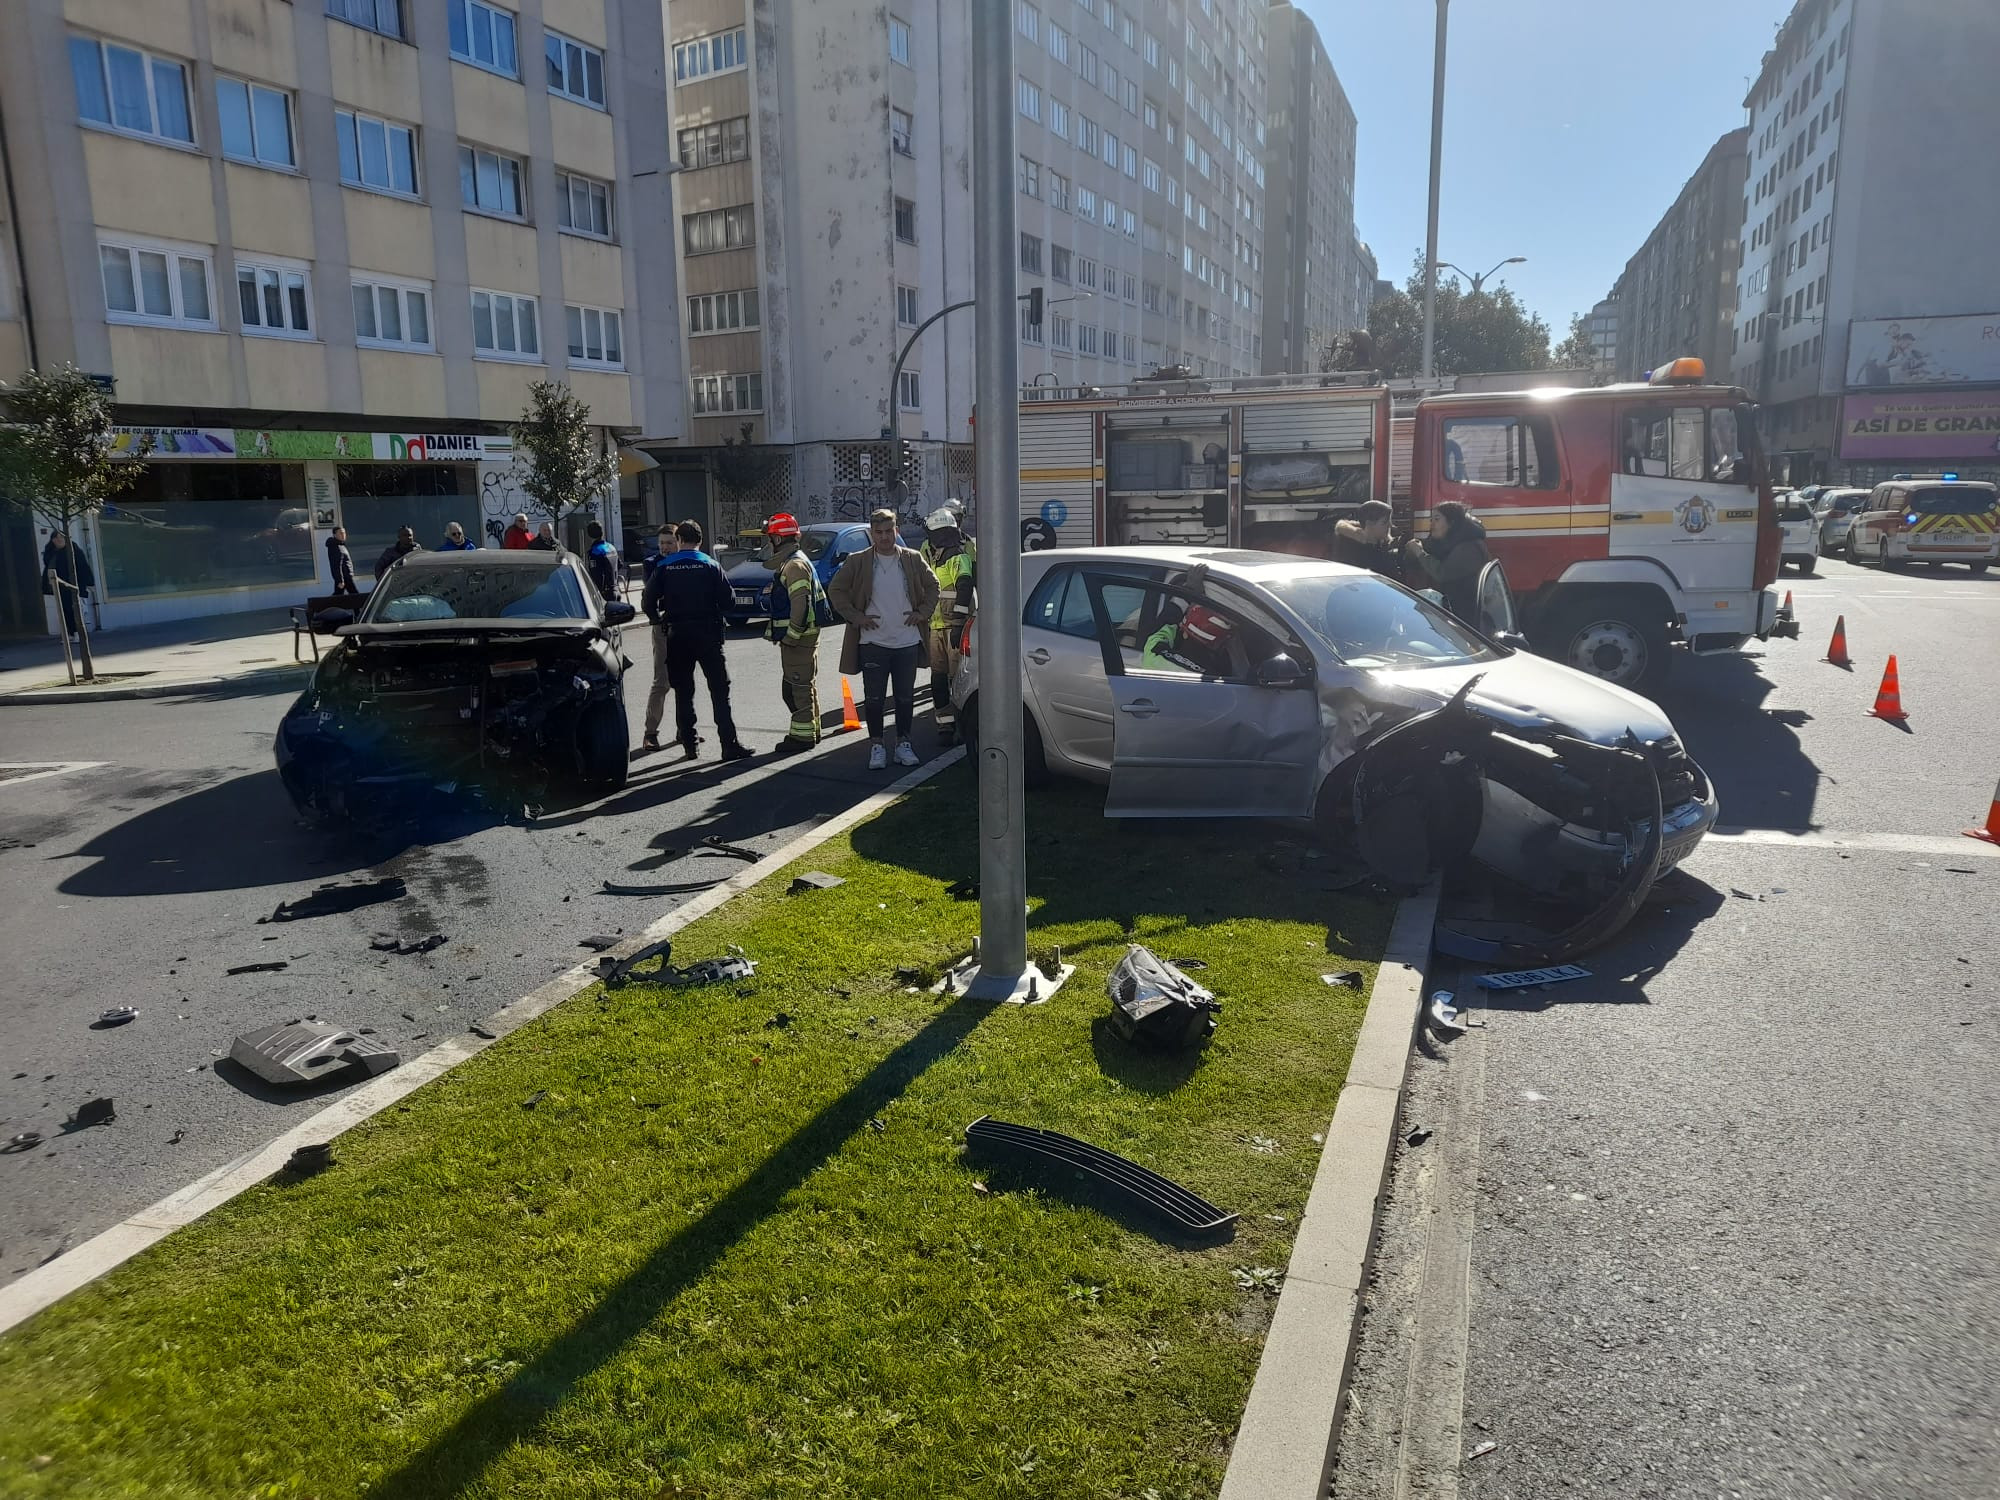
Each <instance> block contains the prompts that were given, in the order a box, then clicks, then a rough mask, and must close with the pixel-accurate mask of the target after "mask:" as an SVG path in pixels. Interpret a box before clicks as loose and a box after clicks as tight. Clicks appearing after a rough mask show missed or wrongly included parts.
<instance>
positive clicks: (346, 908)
mask: <svg viewBox="0 0 2000 1500" xmlns="http://www.w3.org/2000/svg"><path fill="white" fill-rule="evenodd" d="M408 894H409V887H408V886H407V885H405V884H404V882H403V880H402V877H400V876H397V875H389V876H385V877H383V878H382V879H380V880H361V881H356V882H354V883H353V884H351V885H340V884H331V885H323V886H319V887H318V888H316V889H315V890H314V891H313V893H312V894H311V895H310V896H301V897H300V898H299V899H298V900H296V901H280V902H279V903H278V909H277V910H276V911H274V912H272V913H271V915H270V916H268V917H260V918H258V921H259V922H303V921H305V920H306V919H307V918H309V917H331V916H338V915H339V914H340V913H342V912H350V911H359V910H360V909H361V908H362V907H364V906H374V905H376V904H377V903H378V902H382V901H400V900H402V899H403V897H405V896H407V895H408Z"/></svg>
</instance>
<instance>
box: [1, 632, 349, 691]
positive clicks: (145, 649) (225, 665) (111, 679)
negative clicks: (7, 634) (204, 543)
mask: <svg viewBox="0 0 2000 1500" xmlns="http://www.w3.org/2000/svg"><path fill="white" fill-rule="evenodd" d="M320 649H321V650H324V649H325V647H324V646H322V647H321V648H320ZM90 650H91V656H92V657H93V659H94V662H95V665H96V668H97V680H96V681H94V682H87V683H86V682H78V683H77V684H76V685H75V686H74V687H72V686H71V685H70V681H69V674H68V673H66V672H65V671H64V670H63V648H62V642H61V640H59V639H58V638H57V637H55V636H47V637H44V638H42V639H39V640H29V641H13V642H8V643H6V644H4V645H0V705H4V704H24V703H99V702H103V701H105V700H107V699H113V698H161V697H167V696H170V695H172V694H175V693H192V692H199V691H202V690H204V689H211V688H222V687H229V688H243V689H246V690H251V691H256V690H266V691H268V690H275V689H280V688H286V687H293V686H297V685H300V684H302V683H304V682H305V680H306V678H307V677H308V676H310V675H311V673H312V667H313V662H312V652H311V650H310V649H309V648H308V647H307V645H306V644H305V642H303V641H301V642H300V644H299V652H300V653H301V654H302V655H304V657H305V660H304V661H303V662H298V661H294V659H293V653H292V627H291V619H290V616H289V614H288V612H287V611H285V610H284V609H260V610H250V611H246V612H244V613H242V614H234V615H210V616H208V617H206V618H204V619H199V620H174V621H169V622H168V623H166V624H161V625H137V626H127V627H125V628H124V629H121V630H103V631H92V632H91V636H90Z"/></svg>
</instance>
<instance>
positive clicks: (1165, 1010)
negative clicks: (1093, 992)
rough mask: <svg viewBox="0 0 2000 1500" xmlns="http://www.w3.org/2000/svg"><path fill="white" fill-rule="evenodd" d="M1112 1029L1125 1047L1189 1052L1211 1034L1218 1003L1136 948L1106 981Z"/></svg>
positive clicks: (1182, 976) (1128, 953) (1145, 951)
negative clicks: (1137, 1044)
mask: <svg viewBox="0 0 2000 1500" xmlns="http://www.w3.org/2000/svg"><path fill="white" fill-rule="evenodd" d="M1105 988H1106V989H1108V990H1109V991H1110V992H1111V1028H1112V1030H1114V1031H1116V1032H1117V1033H1118V1035H1119V1036H1120V1037H1122V1038H1124V1040H1126V1041H1128V1042H1144V1043H1147V1044H1149V1045H1151V1046H1155V1047H1192V1046H1194V1045H1196V1044H1197V1043H1200V1042H1205V1041H1207V1040H1208V1038H1209V1037H1211V1036H1213V1035H1214V1034H1215V1016H1216V1013H1217V1012H1218V1011H1220V1010H1221V1009H1222V1002H1221V1001H1220V1000H1217V999H1216V998H1215V996H1214V995H1212V994H1210V993H1209V992H1208V991H1207V990H1205V989H1203V988H1202V987H1201V986H1200V985H1198V984H1196V983H1195V982H1194V981H1193V980H1192V979H1190V978H1188V977H1187V975H1185V974H1183V973H1182V972H1181V971H1180V970H1179V969H1176V968H1175V967H1174V966H1173V965H1172V964H1170V963H1163V962H1161V961H1160V960H1159V959H1158V958H1155V957H1154V956H1153V953H1152V950H1151V949H1148V948H1142V947H1140V946H1139V944H1137V943H1134V944H1133V945H1132V946H1131V947H1130V948H1129V949H1127V950H1126V953H1125V956H1124V957H1123V958H1122V959H1120V960H1119V961H1118V967H1117V968H1115V969H1113V970H1112V971H1111V977H1110V979H1108V980H1107V981H1105Z"/></svg>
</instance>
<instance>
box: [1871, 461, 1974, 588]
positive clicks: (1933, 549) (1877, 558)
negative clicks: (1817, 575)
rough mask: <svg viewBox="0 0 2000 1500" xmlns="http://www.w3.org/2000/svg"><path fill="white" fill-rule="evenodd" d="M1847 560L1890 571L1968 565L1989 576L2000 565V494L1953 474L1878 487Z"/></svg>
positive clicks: (1894, 481) (1889, 483)
mask: <svg viewBox="0 0 2000 1500" xmlns="http://www.w3.org/2000/svg"><path fill="white" fill-rule="evenodd" d="M1847 560H1848V561H1849V562H1864V561H1865V562H1872V563H1874V564H1875V565H1876V566H1877V567H1881V568H1886V569H1894V568H1900V567H1902V566H1903V565H1904V564H1905V563H1913V562H1920V563H1928V564H1929V565H1930V566H1932V567H1934V568H1935V567H1938V566H1939V565H1941V564H1943V563H1948V562H1962V563H1965V564H1967V565H1968V566H1970V567H1971V569H1972V571H1973V572H1975V573H1984V572H1985V571H1986V570H1987V569H1988V568H1989V567H1991V566H1992V565H1993V564H1994V562H1996V561H2000V489H1996V488H1995V486H1993V485H1991V484H1988V483H1986V482H1984V481H1983V480H1970V479H1959V478H1957V477H1955V476H1953V475H1926V476H1922V477H1916V476H1909V475H1906V476H1904V477H1903V478H1900V479H1892V480H1890V481H1888V482H1887V483H1886V484H1878V485H1876V486H1875V488H1874V490H1873V491H1872V492H1870V494H1869V496H1868V499H1867V500H1866V501H1865V502H1864V503H1863V505H1862V507H1861V513H1860V514H1859V515H1857V516H1856V517H1855V518H1854V524H1853V525H1852V526H1850V527H1849V528H1848V531H1847Z"/></svg>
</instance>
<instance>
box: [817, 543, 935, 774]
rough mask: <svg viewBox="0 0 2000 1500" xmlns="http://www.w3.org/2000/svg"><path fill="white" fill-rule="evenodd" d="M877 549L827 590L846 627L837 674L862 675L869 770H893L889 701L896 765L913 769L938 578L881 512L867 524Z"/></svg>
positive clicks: (845, 567)
mask: <svg viewBox="0 0 2000 1500" xmlns="http://www.w3.org/2000/svg"><path fill="white" fill-rule="evenodd" d="M868 534H869V536H870V537H871V538H872V539H873V541H874V546H872V547H870V548H869V549H868V550H867V551H866V552H857V553H855V554H854V555H853V556H851V557H849V558H848V559H847V561H846V562H844V563H842V564H841V565H840V571H839V572H837V573H835V574H834V575H833V582H832V583H830V584H828V585H827V590H826V597H827V602H828V603H829V604H831V605H832V606H833V609H834V613H836V614H838V615H839V616H840V617H841V619H843V620H845V621H846V622H847V634H846V636H845V638H844V639H843V640H842V641H841V643H840V670H841V671H842V673H844V674H851V673H853V672H856V671H859V672H860V673H861V691H862V699H863V709H862V713H863V716H864V717H865V718H866V719H867V721H868V740H869V745H868V769H869V770H871V771H879V770H881V769H882V768H883V767H884V766H886V765H887V764H888V763H889V756H888V751H887V749H886V748H885V747H884V745H883V743H882V717H883V707H884V701H883V700H884V699H885V697H887V696H888V694H889V693H890V692H891V691H893V693H894V696H895V704H896V764H897V765H899V766H914V765H915V764H916V763H917V752H916V751H915V750H914V749H912V748H911V746H910V725H911V723H912V721H913V720H914V719H915V717H916V689H917V664H918V662H920V661H922V660H923V659H924V632H925V630H926V628H927V627H928V626H929V624H930V619H931V612H932V611H933V610H935V609H936V608H937V601H938V586H937V578H936V577H935V576H934V575H933V574H932V572H931V570H930V568H929V567H928V566H926V564H925V563H924V560H923V557H922V555H921V554H919V553H917V552H913V551H911V550H910V549H909V548H908V547H905V546H903V545H902V544H901V542H899V541H898V540H897V538H896V513H895V512H894V511H892V510H878V511H876V512H875V513H874V514H873V515H871V516H870V517H869V518H868Z"/></svg>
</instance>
